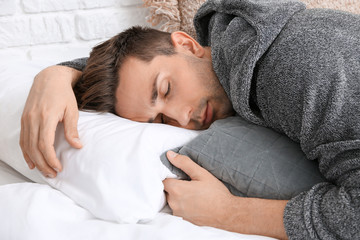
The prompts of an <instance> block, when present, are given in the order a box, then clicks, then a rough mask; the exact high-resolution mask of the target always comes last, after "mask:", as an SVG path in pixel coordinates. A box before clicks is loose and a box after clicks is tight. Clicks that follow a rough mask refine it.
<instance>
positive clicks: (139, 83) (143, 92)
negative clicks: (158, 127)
mask: <svg viewBox="0 0 360 240" xmlns="http://www.w3.org/2000/svg"><path fill="white" fill-rule="evenodd" d="M124 63H125V62H124ZM140 64H141V63H140ZM141 65H142V64H141ZM134 66H135V67H134ZM122 70H123V71H120V73H119V78H120V79H119V85H118V88H117V91H116V113H117V114H118V115H119V116H121V117H124V118H128V119H131V120H134V121H142V122H147V121H148V120H149V118H151V117H152V116H151V114H150V113H149V112H150V109H151V107H152V104H151V99H152V98H153V96H154V95H155V94H154V85H156V84H155V82H154V80H155V77H156V75H155V74H153V73H152V72H151V71H143V69H142V68H141V66H140V65H139V62H138V59H134V58H132V59H128V61H127V63H126V64H124V68H123V69H122Z"/></svg>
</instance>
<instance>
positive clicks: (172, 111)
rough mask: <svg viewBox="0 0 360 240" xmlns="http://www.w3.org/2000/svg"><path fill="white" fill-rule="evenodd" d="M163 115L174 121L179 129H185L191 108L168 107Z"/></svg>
mask: <svg viewBox="0 0 360 240" xmlns="http://www.w3.org/2000/svg"><path fill="white" fill-rule="evenodd" d="M164 114H165V115H166V116H168V117H169V118H172V119H174V120H176V121H177V122H178V123H179V124H180V126H181V127H186V126H187V125H188V124H189V122H190V120H191V114H192V108H191V107H189V106H181V107H171V106H169V109H167V110H166V111H164Z"/></svg>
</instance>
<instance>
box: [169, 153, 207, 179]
mask: <svg viewBox="0 0 360 240" xmlns="http://www.w3.org/2000/svg"><path fill="white" fill-rule="evenodd" d="M166 156H167V157H168V159H169V161H170V162H171V163H172V164H173V165H174V166H175V167H177V168H180V169H181V170H183V171H184V172H185V173H186V174H187V175H188V176H189V177H190V178H191V179H192V180H194V179H195V180H200V178H202V177H204V176H206V175H207V173H208V172H207V171H206V170H205V169H204V168H202V167H200V166H199V165H197V164H196V163H195V162H194V161H192V160H191V159H190V158H189V157H187V156H184V155H180V154H177V153H175V152H173V151H168V152H167V153H166Z"/></svg>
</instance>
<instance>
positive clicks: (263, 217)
mask: <svg viewBox="0 0 360 240" xmlns="http://www.w3.org/2000/svg"><path fill="white" fill-rule="evenodd" d="M286 203H287V201H286V200H268V199H259V198H243V197H234V198H233V200H232V204H230V206H228V210H227V214H226V216H224V217H225V220H224V221H223V222H224V225H223V226H221V228H223V229H225V230H229V231H233V232H239V233H245V234H256V235H263V236H269V237H274V238H278V239H287V236H286V233H285V228H284V222H283V215H284V209H285V206H286Z"/></svg>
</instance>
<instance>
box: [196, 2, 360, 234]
mask: <svg viewBox="0 0 360 240" xmlns="http://www.w3.org/2000/svg"><path fill="white" fill-rule="evenodd" d="M194 23H195V27H196V31H197V35H198V40H199V42H200V43H201V44H202V45H204V46H211V52H212V61H213V66H214V70H215V72H216V74H217V76H218V78H219V80H220V82H221V84H222V86H223V87H224V89H225V91H226V93H227V94H228V96H229V97H230V99H231V101H232V103H233V106H234V109H235V110H236V112H237V113H238V114H239V115H240V116H242V117H244V118H245V119H247V120H248V121H250V122H252V123H256V124H260V125H263V126H267V127H271V128H273V129H275V130H277V131H279V132H282V133H284V134H286V135H287V136H289V137H290V138H292V139H293V140H295V141H297V142H299V143H300V145H301V148H302V150H303V151H304V153H305V154H306V155H307V157H308V158H309V159H312V160H317V161H318V162H319V168H320V171H321V173H322V174H323V175H324V176H325V178H326V179H327V182H323V183H319V184H317V185H315V186H314V187H312V188H311V190H309V191H306V192H303V193H301V194H300V195H298V196H296V197H294V198H292V199H291V200H290V201H289V202H288V204H287V206H286V208H285V213H284V224H285V229H286V232H287V234H288V236H289V238H290V239H326V240H328V239H360V15H353V14H348V13H344V12H337V11H332V10H324V9H313V10H305V6H304V5H303V4H302V3H300V2H297V1H290V0H283V1H281V0H208V1H207V2H206V3H205V4H204V5H203V6H202V7H201V8H200V9H199V11H198V13H197V15H196V17H195V19H194Z"/></svg>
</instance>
